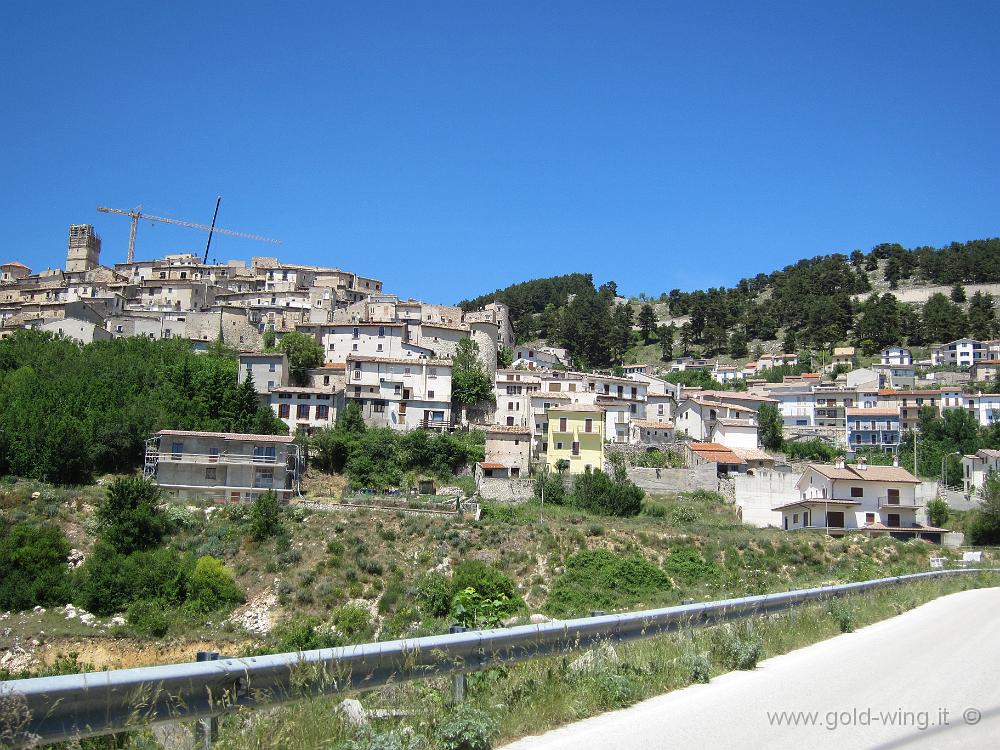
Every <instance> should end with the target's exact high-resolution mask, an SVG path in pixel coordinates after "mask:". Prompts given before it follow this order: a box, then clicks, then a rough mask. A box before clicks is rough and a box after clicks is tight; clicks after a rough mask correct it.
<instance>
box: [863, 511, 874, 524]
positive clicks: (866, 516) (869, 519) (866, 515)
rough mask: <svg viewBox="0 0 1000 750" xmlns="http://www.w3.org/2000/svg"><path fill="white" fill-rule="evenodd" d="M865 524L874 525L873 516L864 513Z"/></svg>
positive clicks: (872, 514)
mask: <svg viewBox="0 0 1000 750" xmlns="http://www.w3.org/2000/svg"><path fill="white" fill-rule="evenodd" d="M865 523H875V514H874V513H865Z"/></svg>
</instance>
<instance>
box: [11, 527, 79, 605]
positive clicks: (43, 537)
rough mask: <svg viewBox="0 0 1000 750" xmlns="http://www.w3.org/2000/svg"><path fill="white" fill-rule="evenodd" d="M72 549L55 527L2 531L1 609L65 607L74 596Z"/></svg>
mask: <svg viewBox="0 0 1000 750" xmlns="http://www.w3.org/2000/svg"><path fill="white" fill-rule="evenodd" d="M69 549H70V547H69V542H67V541H66V537H65V536H63V533H62V532H61V531H60V530H59V529H58V528H56V527H55V526H49V525H47V524H46V525H40V526H35V525H31V524H27V523H19V524H15V525H14V526H11V527H7V528H0V571H3V573H2V575H0V609H3V610H15V611H17V610H22V609H30V608H32V607H34V606H51V605H53V604H65V603H66V601H67V600H68V598H69V596H70V574H69V568H68V567H67V565H66V558H67V556H68V555H69Z"/></svg>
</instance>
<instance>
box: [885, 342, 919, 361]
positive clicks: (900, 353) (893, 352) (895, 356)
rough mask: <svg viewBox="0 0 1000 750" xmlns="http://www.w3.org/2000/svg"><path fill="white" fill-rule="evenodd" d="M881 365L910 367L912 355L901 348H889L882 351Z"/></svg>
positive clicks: (907, 350)
mask: <svg viewBox="0 0 1000 750" xmlns="http://www.w3.org/2000/svg"><path fill="white" fill-rule="evenodd" d="M882 364H883V365H912V364H913V353H912V352H911V351H910V350H909V349H907V348H905V347H902V346H889V347H886V348H885V349H883V350H882Z"/></svg>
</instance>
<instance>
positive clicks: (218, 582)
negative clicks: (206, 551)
mask: <svg viewBox="0 0 1000 750" xmlns="http://www.w3.org/2000/svg"><path fill="white" fill-rule="evenodd" d="M244 600H245V599H244V596H243V592H242V591H240V589H239V587H238V586H237V585H236V581H235V580H234V578H233V572H232V571H231V570H229V568H227V567H226V566H225V565H223V564H222V561H221V560H216V559H215V558H214V557H209V556H207V555H206V556H205V557H200V558H198V562H197V563H196V564H195V566H194V570H193V571H192V572H191V575H190V577H189V578H188V603H189V604H190V605H191V606H193V607H194V608H195V609H196V610H198V611H200V612H213V611H215V610H217V609H223V608H225V607H231V606H233V605H236V604H240V603H241V602H243V601H244Z"/></svg>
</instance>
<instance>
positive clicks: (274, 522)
mask: <svg viewBox="0 0 1000 750" xmlns="http://www.w3.org/2000/svg"><path fill="white" fill-rule="evenodd" d="M279 531H281V503H280V502H278V496H277V495H275V494H274V493H273V492H271V491H270V490H269V491H267V492H263V493H261V494H260V495H258V496H257V497H255V498H254V501H253V504H252V505H251V506H250V538H251V539H253V540H254V541H255V542H263V541H264V540H266V539H270V538H271V537H273V536H275V535H277V534H278V532H279Z"/></svg>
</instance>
